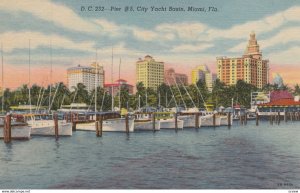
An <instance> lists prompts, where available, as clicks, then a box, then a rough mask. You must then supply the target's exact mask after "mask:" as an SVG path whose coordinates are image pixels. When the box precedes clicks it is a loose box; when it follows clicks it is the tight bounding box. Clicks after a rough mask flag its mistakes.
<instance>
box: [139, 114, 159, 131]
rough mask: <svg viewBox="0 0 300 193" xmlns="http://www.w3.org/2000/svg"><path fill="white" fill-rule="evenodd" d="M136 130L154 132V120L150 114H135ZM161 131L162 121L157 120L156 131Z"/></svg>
mask: <svg viewBox="0 0 300 193" xmlns="http://www.w3.org/2000/svg"><path fill="white" fill-rule="evenodd" d="M134 130H136V131H153V120H152V118H151V117H149V114H135V119H134ZM159 130H160V120H155V131H159Z"/></svg>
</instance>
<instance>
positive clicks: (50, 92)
mask: <svg viewBox="0 0 300 193" xmlns="http://www.w3.org/2000/svg"><path fill="white" fill-rule="evenodd" d="M49 85H50V91H49V112H50V110H51V94H52V41H51V40H50V84H49Z"/></svg>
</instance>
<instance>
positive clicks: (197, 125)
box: [195, 113, 199, 129]
mask: <svg viewBox="0 0 300 193" xmlns="http://www.w3.org/2000/svg"><path fill="white" fill-rule="evenodd" d="M195 128H197V129H198V128H199V113H196V114H195Z"/></svg>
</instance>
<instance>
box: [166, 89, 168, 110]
mask: <svg viewBox="0 0 300 193" xmlns="http://www.w3.org/2000/svg"><path fill="white" fill-rule="evenodd" d="M167 107H168V93H167V91H166V108H167Z"/></svg>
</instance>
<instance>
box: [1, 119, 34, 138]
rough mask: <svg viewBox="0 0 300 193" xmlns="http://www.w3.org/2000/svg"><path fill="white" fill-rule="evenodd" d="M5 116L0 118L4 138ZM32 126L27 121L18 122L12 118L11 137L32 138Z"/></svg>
mask: <svg viewBox="0 0 300 193" xmlns="http://www.w3.org/2000/svg"><path fill="white" fill-rule="evenodd" d="M3 120H4V117H2V119H1V120H0V139H3V138H4V135H3V130H4V128H3V127H4V121H3ZM30 135H31V128H30V126H28V124H26V123H22V122H17V121H16V120H14V119H13V118H12V122H11V138H12V139H30Z"/></svg>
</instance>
